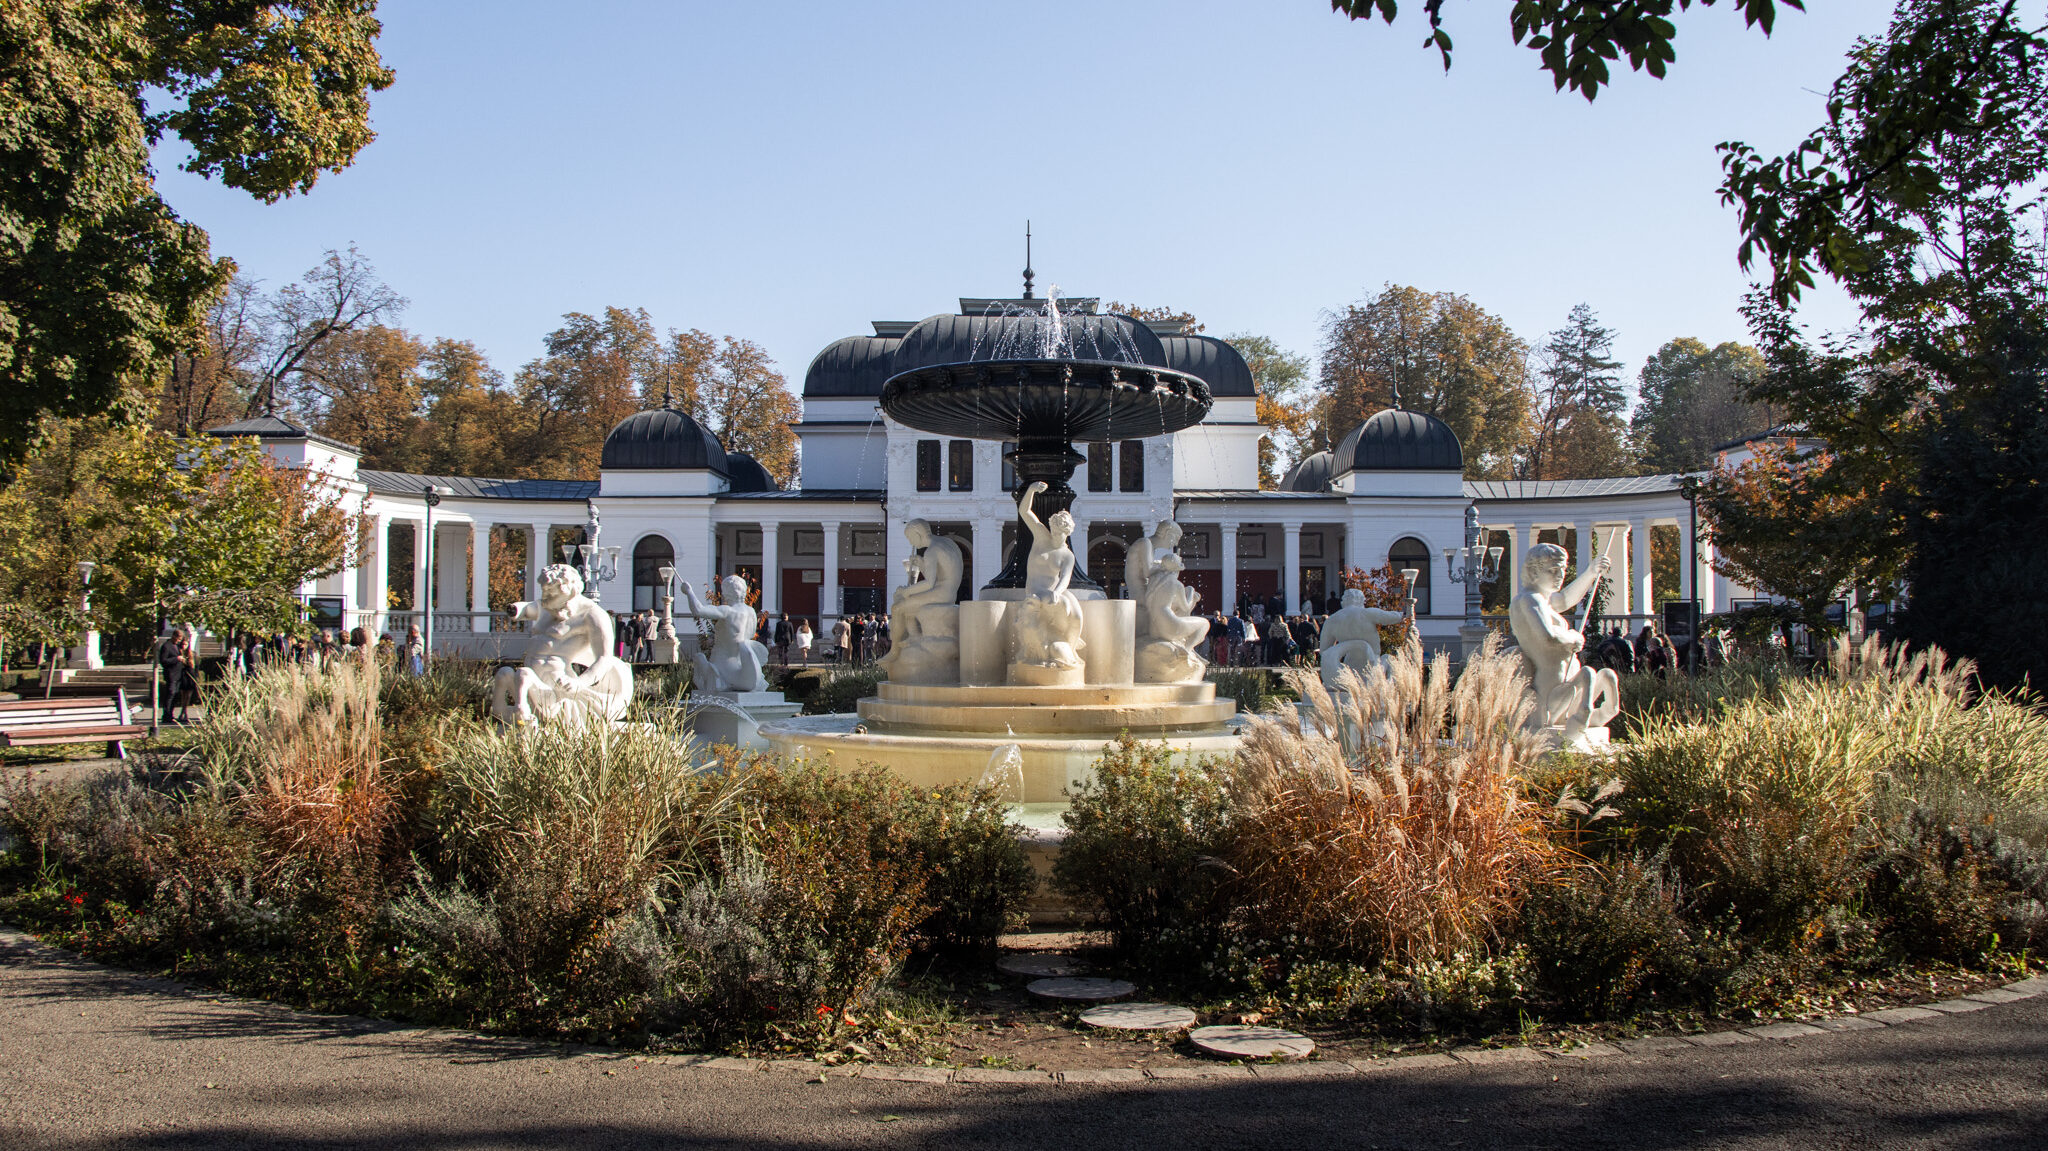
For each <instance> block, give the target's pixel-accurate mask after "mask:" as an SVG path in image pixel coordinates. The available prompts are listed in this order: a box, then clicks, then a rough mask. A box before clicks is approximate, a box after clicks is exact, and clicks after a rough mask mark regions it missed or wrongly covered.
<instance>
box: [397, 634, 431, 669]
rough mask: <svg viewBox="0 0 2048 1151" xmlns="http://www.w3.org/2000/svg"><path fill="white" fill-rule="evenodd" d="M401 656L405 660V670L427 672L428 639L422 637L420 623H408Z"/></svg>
mask: <svg viewBox="0 0 2048 1151" xmlns="http://www.w3.org/2000/svg"><path fill="white" fill-rule="evenodd" d="M399 658H401V659H403V660H404V661H405V670H407V671H409V672H411V673H412V674H414V675H425V674H427V645H426V641H424V640H422V639H421V638H420V625H418V624H416V623H414V624H407V625H406V627H405V645H404V649H403V650H402V651H400V652H399Z"/></svg>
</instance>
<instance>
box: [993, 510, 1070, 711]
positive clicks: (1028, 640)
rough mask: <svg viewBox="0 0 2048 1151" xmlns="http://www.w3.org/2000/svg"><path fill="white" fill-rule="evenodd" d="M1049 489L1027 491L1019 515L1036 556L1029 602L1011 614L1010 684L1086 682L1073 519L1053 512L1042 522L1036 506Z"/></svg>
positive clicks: (1029, 562)
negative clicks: (1070, 540)
mask: <svg viewBox="0 0 2048 1151" xmlns="http://www.w3.org/2000/svg"><path fill="white" fill-rule="evenodd" d="M1045 489H1046V484H1045V482H1044V481H1043V480H1038V481H1034V482H1033V483H1032V484H1031V485H1030V486H1028V487H1026V488H1025V489H1024V495H1023V497H1022V498H1021V499H1019V500H1018V501H1017V515H1018V516H1019V517H1020V518H1022V519H1023V521H1024V526H1025V527H1026V528H1028V529H1029V530H1030V532H1031V552H1030V555H1029V556H1028V557H1027V559H1026V560H1025V563H1024V598H1023V599H1022V600H1021V601H1019V602H1018V603H1017V605H1016V606H1015V607H1014V608H1012V609H1011V612H1010V618H1011V619H1012V620H1014V621H1015V622H1014V623H1013V624H1012V625H1011V627H1012V630H1011V633H1010V634H1011V638H1012V640H1013V646H1012V652H1013V657H1012V659H1011V661H1010V676H1009V678H1010V682H1011V683H1024V684H1055V683H1080V682H1082V681H1083V679H1084V678H1085V677H1086V667H1085V665H1084V664H1083V662H1082V660H1081V654H1080V653H1081V648H1082V647H1083V646H1084V644H1083V641H1082V639H1081V601H1080V599H1078V598H1077V597H1076V596H1075V595H1074V593H1073V592H1071V591H1069V590H1068V584H1070V583H1071V582H1073V578H1074V553H1073V550H1072V549H1070V548H1069V547H1068V546H1067V540H1068V538H1069V537H1071V536H1072V535H1073V534H1074V517H1073V516H1072V515H1071V514H1069V513H1067V512H1064V511H1060V512H1055V513H1053V517H1052V519H1051V521H1050V522H1048V521H1045V520H1041V519H1039V518H1038V513H1037V512H1036V511H1035V510H1033V508H1032V506H1031V505H1032V502H1033V501H1034V500H1036V499H1037V497H1038V493H1040V492H1042V491H1044V490H1045Z"/></svg>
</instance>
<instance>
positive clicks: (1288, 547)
mask: <svg viewBox="0 0 2048 1151" xmlns="http://www.w3.org/2000/svg"><path fill="white" fill-rule="evenodd" d="M1280 530H1281V531H1282V532H1284V533H1285V535H1286V542H1285V543H1283V544H1282V545H1281V546H1282V549H1283V550H1282V553H1281V554H1282V556H1283V557H1284V562H1283V563H1282V564H1281V569H1282V570H1281V572H1280V579H1281V582H1282V583H1283V584H1285V585H1286V586H1284V587H1282V588H1281V589H1280V591H1281V594H1282V595H1283V596H1284V597H1285V602H1286V604H1287V614H1288V615H1294V614H1295V613H1297V612H1299V611H1300V610H1301V525H1300V524H1282V525H1280Z"/></svg>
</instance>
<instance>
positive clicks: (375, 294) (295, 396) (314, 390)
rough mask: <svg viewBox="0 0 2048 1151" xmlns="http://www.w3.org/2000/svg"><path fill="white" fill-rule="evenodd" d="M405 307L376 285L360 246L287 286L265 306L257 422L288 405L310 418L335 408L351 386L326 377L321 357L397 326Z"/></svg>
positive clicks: (335, 254) (333, 254)
mask: <svg viewBox="0 0 2048 1151" xmlns="http://www.w3.org/2000/svg"><path fill="white" fill-rule="evenodd" d="M405 305H406V301H405V298H404V297H403V296H400V295H399V294H398V293H397V292H394V291H392V290H391V288H390V287H389V286H388V285H386V284H385V283H384V282H383V281H382V280H379V279H378V278H377V269H376V268H374V267H372V266H371V265H370V261H369V260H367V259H365V258H364V257H363V254H362V253H361V252H358V251H357V250H356V249H355V246H354V245H350V246H349V248H348V250H347V251H345V252H340V251H334V250H331V249H330V250H329V251H328V253H327V255H326V256H325V257H324V258H323V259H322V260H321V261H320V263H319V264H318V265H316V266H315V267H314V268H312V269H311V270H310V271H308V272H307V273H306V274H305V276H304V277H302V278H301V279H300V281H299V282H298V283H296V284H286V285H285V286H284V287H283V288H280V289H279V290H278V291H276V292H275V293H273V294H271V295H270V296H268V297H267V298H265V299H264V301H263V305H262V310H261V317H260V322H261V324H262V343H261V347H262V351H261V353H260V359H259V360H258V363H257V372H258V388H259V391H258V394H257V395H256V396H254V397H252V399H251V401H250V405H249V407H250V414H251V415H253V414H255V412H256V410H257V409H258V408H260V407H264V406H269V405H273V404H277V403H279V402H281V401H290V402H291V403H292V406H295V407H297V408H299V409H300V410H302V411H303V412H305V413H306V414H307V415H318V414H319V413H320V412H322V411H324V410H325V409H326V408H327V407H329V406H331V405H332V404H334V403H335V402H336V401H337V400H338V399H340V398H342V391H341V389H342V388H343V387H344V384H343V382H342V381H340V380H334V379H329V378H328V377H327V376H326V375H325V374H323V372H322V371H321V369H322V367H323V366H324V364H325V361H324V360H323V358H322V356H321V352H322V349H323V348H324V347H325V346H326V345H327V343H328V342H329V341H331V340H334V339H336V338H338V337H342V336H345V335H347V334H348V333H350V332H354V331H357V330H359V329H362V328H365V327H370V326H374V325H378V324H381V323H382V322H383V321H385V320H389V319H395V318H397V316H398V314H399V313H400V312H403V311H404V310H405ZM372 342H374V341H372Z"/></svg>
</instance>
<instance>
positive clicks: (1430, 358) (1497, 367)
mask: <svg viewBox="0 0 2048 1151" xmlns="http://www.w3.org/2000/svg"><path fill="white" fill-rule="evenodd" d="M1397 388H1398V390H1399V392H1400V399H1401V404H1402V406H1403V407H1406V408H1409V409H1411V410H1414V411H1420V412H1426V413H1428V414H1429V415H1432V416H1435V417H1436V418H1438V419H1440V420H1442V421H1444V423H1446V424H1448V425H1449V426H1450V428H1451V430H1452V431H1454V432H1456V433H1457V434H1458V439H1459V441H1460V442H1461V443H1463V444H1464V446H1465V472H1466V474H1467V475H1469V476H1473V477H1501V476H1506V475H1508V474H1509V473H1510V470H1511V469H1512V467H1513V465H1514V461H1515V458H1516V456H1517V454H1518V452H1519V451H1520V449H1521V447H1522V445H1523V443H1524V442H1525V439H1526V437H1527V434H1528V427H1529V417H1530V406H1531V404H1530V392H1529V379H1528V346H1527V345H1526V344H1524V343H1523V342H1522V340H1521V338H1520V337H1518V336H1516V335H1515V334H1514V332H1513V331H1511V330H1509V328H1508V326H1507V324H1506V323H1505V322H1503V321H1502V320H1501V319H1500V318H1499V317H1498V316H1495V315H1493V314H1492V313H1490V312H1488V311H1486V310H1485V309H1484V308H1481V307H1480V306H1479V305H1477V304H1475V303H1473V302H1472V301H1471V300H1470V299H1467V298H1466V297H1464V296H1461V295H1458V294H1456V293H1454V292H1425V291H1422V290H1421V289H1419V288H1411V287H1404V286H1398V285H1393V284H1389V285H1387V286H1386V287H1385V288H1384V289H1382V290H1381V291H1380V293H1379V294H1378V295H1376V296H1374V297H1372V298H1371V299H1368V300H1364V301H1361V302H1359V303H1356V304H1352V305H1350V306H1348V307H1346V308H1345V309H1344V310H1343V311H1342V312H1339V313H1334V314H1332V315H1330V316H1329V317H1328V318H1327V319H1326V321H1325V322H1324V325H1323V346H1322V375H1321V387H1320V390H1321V392H1322V399H1321V402H1320V404H1319V405H1318V408H1319V410H1318V412H1317V418H1316V421H1315V425H1314V427H1313V428H1312V429H1311V431H1310V433H1309V435H1310V437H1311V439H1313V440H1314V441H1315V443H1316V445H1317V446H1318V447H1323V446H1334V445H1335V444H1336V443H1337V442H1338V441H1339V440H1341V439H1343V437H1344V436H1345V435H1346V434H1348V433H1349V432H1350V431H1351V429H1352V428H1354V427H1357V426H1358V425H1359V424H1360V423H1361V422H1363V421H1364V420H1365V419H1366V418H1367V417H1368V416H1371V415H1372V414H1374V413H1375V412H1378V411H1380V410H1381V409H1383V408H1386V407H1389V406H1391V405H1392V403H1393V401H1394V394H1395V391H1396V389H1397Z"/></svg>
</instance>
